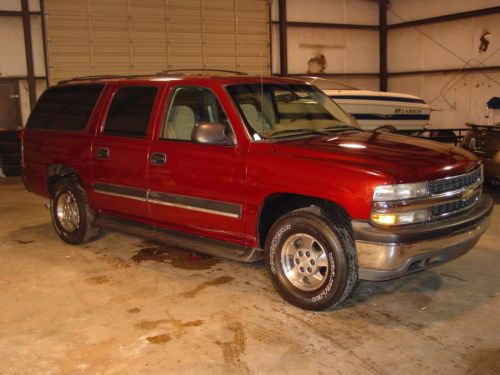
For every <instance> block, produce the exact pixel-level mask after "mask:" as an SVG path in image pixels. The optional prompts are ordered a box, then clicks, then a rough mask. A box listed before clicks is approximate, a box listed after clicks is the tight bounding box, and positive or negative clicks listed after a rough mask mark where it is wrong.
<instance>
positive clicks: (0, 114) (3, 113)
mask: <svg viewBox="0 0 500 375" xmlns="http://www.w3.org/2000/svg"><path fill="white" fill-rule="evenodd" d="M19 108H20V107H19V85H18V82H17V81H15V80H0V129H15V128H17V127H20V126H22V125H23V124H22V122H21V116H20V111H19Z"/></svg>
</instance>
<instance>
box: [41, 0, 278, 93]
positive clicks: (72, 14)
mask: <svg viewBox="0 0 500 375" xmlns="http://www.w3.org/2000/svg"><path fill="white" fill-rule="evenodd" d="M45 7H46V25H47V54H48V61H49V79H50V83H51V84H54V83H56V82H57V81H59V80H63V79H68V78H71V77H75V76H81V75H100V74H127V75H128V74H130V75H135V74H150V73H156V72H159V71H162V70H168V69H186V68H212V69H228V70H237V71H242V72H246V73H251V74H261V73H263V74H269V70H270V66H269V59H270V45H269V6H268V3H267V1H266V0H80V1H67V0H45Z"/></svg>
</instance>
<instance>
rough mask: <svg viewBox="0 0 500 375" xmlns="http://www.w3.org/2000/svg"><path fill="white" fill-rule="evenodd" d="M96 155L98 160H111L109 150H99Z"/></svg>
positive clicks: (104, 148) (102, 148)
mask: <svg viewBox="0 0 500 375" xmlns="http://www.w3.org/2000/svg"><path fill="white" fill-rule="evenodd" d="M95 154H96V156H97V159H107V158H109V148H106V147H101V148H98V149H97V151H96V153H95Z"/></svg>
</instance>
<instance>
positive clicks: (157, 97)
mask: <svg viewBox="0 0 500 375" xmlns="http://www.w3.org/2000/svg"><path fill="white" fill-rule="evenodd" d="M150 87H151V88H154V89H155V90H156V94H155V97H154V100H153V103H152V105H151V111H150V113H149V118H148V126H147V128H146V134H144V135H130V134H129V135H127V134H110V133H106V132H105V127H106V121H107V119H108V114H109V110H110V109H111V106H112V104H113V100H114V99H115V96H116V94H117V93H118V92H119V91H120V90H122V89H127V88H150ZM111 90H112V92H111V94H110V98H109V100H108V103H107V107H106V110H105V112H104V114H103V116H102V120H101V126H100V129H99V134H100V135H102V136H106V137H120V138H131V139H143V140H147V139H148V138H149V137H150V134H151V132H152V131H153V129H152V126H151V125H152V124H151V123H152V121H153V119H154V118H155V116H154V114H155V111H154V110H155V106H156V105H157V103H158V100H160V97H161V87H160V86H159V85H148V84H143V83H141V84H126V85H116V86H114V87H112V88H111Z"/></svg>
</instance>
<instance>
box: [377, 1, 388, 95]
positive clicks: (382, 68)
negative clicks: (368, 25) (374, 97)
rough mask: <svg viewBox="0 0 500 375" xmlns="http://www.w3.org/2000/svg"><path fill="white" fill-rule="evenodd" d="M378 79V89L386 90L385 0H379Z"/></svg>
mask: <svg viewBox="0 0 500 375" xmlns="http://www.w3.org/2000/svg"><path fill="white" fill-rule="evenodd" d="M378 19H379V59H380V63H379V80H380V86H379V87H380V91H387V0H379V7H378Z"/></svg>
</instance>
